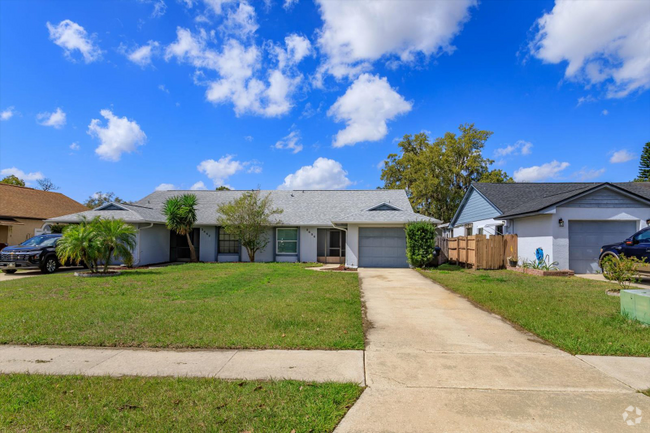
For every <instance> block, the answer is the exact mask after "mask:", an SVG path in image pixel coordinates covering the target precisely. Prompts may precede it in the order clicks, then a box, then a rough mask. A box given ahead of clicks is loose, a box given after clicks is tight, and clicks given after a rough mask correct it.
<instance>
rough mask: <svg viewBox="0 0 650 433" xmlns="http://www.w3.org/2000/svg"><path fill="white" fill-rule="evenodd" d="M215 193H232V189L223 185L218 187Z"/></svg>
mask: <svg viewBox="0 0 650 433" xmlns="http://www.w3.org/2000/svg"><path fill="white" fill-rule="evenodd" d="M215 191H230V188H228V187H227V186H223V185H221V186H218V187H216V188H215Z"/></svg>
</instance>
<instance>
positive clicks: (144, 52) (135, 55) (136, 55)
mask: <svg viewBox="0 0 650 433" xmlns="http://www.w3.org/2000/svg"><path fill="white" fill-rule="evenodd" d="M159 47H160V44H159V43H158V42H156V41H149V42H147V44H146V45H143V46H141V47H138V48H136V49H134V50H132V51H130V52H126V51H125V52H124V54H125V55H126V57H127V58H128V59H129V60H130V61H132V62H133V63H135V64H136V65H138V66H141V67H143V68H144V67H145V66H148V65H150V64H151V57H152V56H154V55H155V54H156V52H157V51H158V49H159Z"/></svg>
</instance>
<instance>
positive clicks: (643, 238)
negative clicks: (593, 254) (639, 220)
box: [598, 227, 650, 272]
mask: <svg viewBox="0 0 650 433" xmlns="http://www.w3.org/2000/svg"><path fill="white" fill-rule="evenodd" d="M621 254H623V255H624V256H625V257H636V258H638V259H639V260H643V258H645V259H646V263H648V265H649V266H642V267H641V268H640V269H639V271H641V272H650V227H646V228H644V229H642V230H639V231H638V232H636V233H634V234H633V235H632V236H630V237H629V238H627V239H625V240H624V241H623V242H618V243H615V244H609V245H603V246H602V248H601V249H600V257H599V258H598V263H599V264H600V269H601V270H602V269H603V259H604V258H605V257H608V256H614V257H618V256H620V255H621Z"/></svg>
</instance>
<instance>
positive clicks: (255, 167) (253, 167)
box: [246, 163, 262, 174]
mask: <svg viewBox="0 0 650 433" xmlns="http://www.w3.org/2000/svg"><path fill="white" fill-rule="evenodd" d="M251 164H253V165H251V166H250V168H249V169H248V170H247V171H246V173H253V174H260V173H261V172H262V166H261V165H258V164H257V163H251Z"/></svg>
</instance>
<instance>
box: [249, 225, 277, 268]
mask: <svg viewBox="0 0 650 433" xmlns="http://www.w3.org/2000/svg"><path fill="white" fill-rule="evenodd" d="M266 235H267V236H268V239H269V243H268V244H267V245H266V248H264V249H262V250H260V251H258V252H257V253H256V254H255V261H256V262H273V261H275V260H274V258H275V228H270V229H268V230H266ZM241 261H242V262H250V261H251V259H250V257H248V252H246V248H244V247H243V246H242V248H241Z"/></svg>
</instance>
